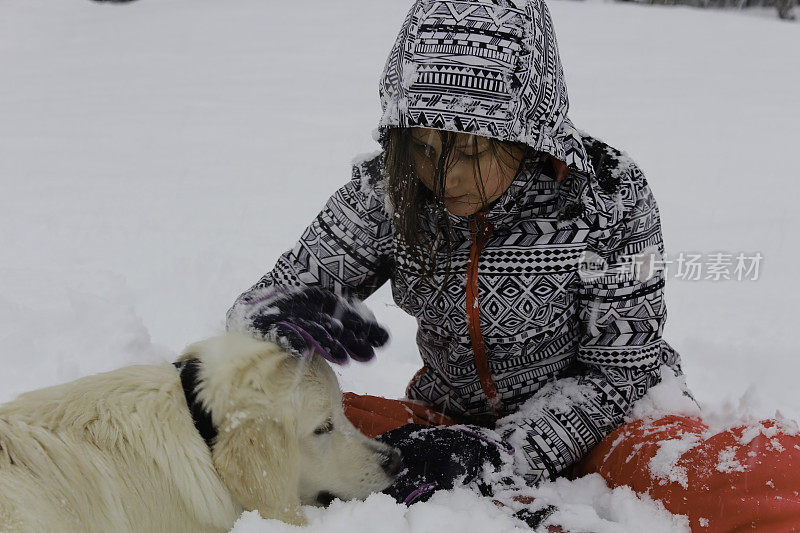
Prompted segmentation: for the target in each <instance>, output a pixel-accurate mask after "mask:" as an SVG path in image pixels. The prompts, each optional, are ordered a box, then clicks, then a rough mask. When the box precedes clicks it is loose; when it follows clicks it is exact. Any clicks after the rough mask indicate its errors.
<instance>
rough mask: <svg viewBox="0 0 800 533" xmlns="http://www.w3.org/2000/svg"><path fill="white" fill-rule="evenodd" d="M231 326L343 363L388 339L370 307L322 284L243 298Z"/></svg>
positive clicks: (301, 353)
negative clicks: (339, 294) (337, 293)
mask: <svg viewBox="0 0 800 533" xmlns="http://www.w3.org/2000/svg"><path fill="white" fill-rule="evenodd" d="M235 315H236V316H234V317H232V319H229V322H228V328H229V329H236V330H241V331H247V332H249V333H251V334H254V335H255V336H257V337H260V338H263V339H265V340H269V341H272V342H274V343H276V344H277V345H278V346H280V347H281V348H283V349H284V350H286V351H287V352H289V353H291V354H293V355H295V356H297V357H305V356H308V355H311V354H312V353H316V354H318V355H320V356H322V357H324V358H325V359H327V360H328V361H330V362H332V363H336V364H344V363H346V362H347V361H348V360H350V359H354V360H356V361H368V360H370V359H372V358H373V357H374V356H375V350H374V348H376V347H379V346H383V345H384V344H386V342H387V341H388V340H389V333H388V332H387V331H386V330H385V329H384V328H383V327H381V326H380V325H379V324H378V323H377V322H376V321H375V317H374V316H373V315H372V313H371V312H369V310H368V309H367V308H366V307H365V306H363V304H361V303H360V302H358V301H356V300H348V299H345V298H343V297H341V296H337V295H336V294H334V293H332V292H330V291H328V290H325V289H322V288H319V287H294V286H272V287H267V288H265V289H263V290H262V291H256V292H254V293H252V294H251V295H249V297H248V298H247V299H246V300H244V301H242V302H241V305H240V307H239V309H237V310H236V313H235Z"/></svg>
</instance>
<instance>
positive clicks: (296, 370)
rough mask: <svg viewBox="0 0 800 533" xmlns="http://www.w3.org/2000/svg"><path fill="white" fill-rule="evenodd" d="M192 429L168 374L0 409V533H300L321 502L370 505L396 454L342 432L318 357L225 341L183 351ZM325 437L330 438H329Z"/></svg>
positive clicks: (93, 382)
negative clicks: (200, 409)
mask: <svg viewBox="0 0 800 533" xmlns="http://www.w3.org/2000/svg"><path fill="white" fill-rule="evenodd" d="M181 359H198V360H199V361H200V371H199V376H200V378H201V379H200V382H199V383H200V384H199V386H198V398H199V399H200V400H201V401H202V402H203V404H204V405H205V406H206V407H207V408H209V409H210V412H211V413H212V418H213V422H214V424H215V426H217V427H218V428H219V434H218V436H217V439H216V441H215V443H214V447H213V451H212V450H210V449H209V447H208V446H207V445H206V443H205V441H204V440H203V439H202V437H201V436H200V434H199V433H198V431H197V429H196V428H195V427H194V424H193V422H192V418H191V415H190V413H189V410H188V408H187V405H186V400H185V397H184V392H183V389H182V387H181V383H180V379H179V374H178V371H177V370H176V369H175V367H174V366H173V365H169V364H162V365H146V366H145V365H143V366H131V367H127V368H122V369H119V370H115V371H113V372H108V373H105V374H98V375H95V376H90V377H86V378H82V379H79V380H77V381H74V382H71V383H66V384H64V385H59V386H55V387H50V388H47V389H42V390H38V391H34V392H30V393H27V394H23V395H21V396H20V397H19V398H18V399H16V400H15V401H12V402H10V403H7V404H5V405H2V406H0V531H37V532H45V531H59V532H64V531H82V532H83V531H86V532H88V531H148V532H157V531H191V532H194V533H197V532H201V531H227V530H228V529H230V527H231V526H232V525H233V523H234V521H235V520H236V519H237V518H238V516H239V515H240V513H241V512H242V511H243V510H245V509H246V510H257V511H259V513H260V514H261V516H263V517H268V518H278V519H280V520H283V521H286V522H289V523H293V524H302V523H304V521H305V519H304V516H303V512H302V509H301V507H300V506H301V504H313V503H314V502H315V501H316V499H317V496H318V495H319V494H320V492H328V493H331V494H332V495H334V496H337V497H340V498H342V499H350V498H364V497H366V496H367V495H368V494H369V493H371V492H373V491H377V490H381V489H383V488H385V487H386V486H388V485H389V484H390V482H391V476H390V475H388V474H387V473H386V472H385V471H384V469H383V468H382V464H385V463H386V461H387V458H388V457H391V455H392V453H393V450H392V449H391V448H388V447H386V446H385V445H382V444H379V443H377V442H375V441H371V440H369V439H367V438H366V437H364V436H363V435H362V434H361V433H360V432H359V431H358V430H356V429H355V428H354V427H353V426H352V424H350V422H349V421H348V420H347V418H345V416H344V413H343V411H342V405H341V392H340V390H339V387H338V383H337V380H336V376H335V375H334V373H333V371H332V370H331V368H330V367H329V366H328V364H327V363H326V362H325V361H324V360H322V359H320V358H319V357H318V356H314V357H312V358H307V359H303V360H300V359H297V358H294V357H291V356H289V355H288V354H286V353H285V352H283V351H282V350H280V349H279V348H278V347H277V346H275V345H274V344H271V343H266V342H261V341H258V340H255V339H252V338H250V337H246V336H244V335H238V334H228V335H225V336H222V337H217V338H214V339H209V340H207V341H203V342H200V343H197V344H195V345H192V346H190V347H189V348H188V349H187V351H186V352H185V353H184V354H183V355H182V356H181ZM329 428H332V429H331V430H330V431H328V429H329Z"/></svg>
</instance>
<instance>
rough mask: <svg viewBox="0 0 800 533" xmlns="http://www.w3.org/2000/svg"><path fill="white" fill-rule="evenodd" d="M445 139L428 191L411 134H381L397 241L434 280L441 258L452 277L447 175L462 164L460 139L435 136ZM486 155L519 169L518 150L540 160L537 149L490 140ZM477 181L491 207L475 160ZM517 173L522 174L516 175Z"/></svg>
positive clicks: (447, 133)
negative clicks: (440, 256) (419, 170)
mask: <svg viewBox="0 0 800 533" xmlns="http://www.w3.org/2000/svg"><path fill="white" fill-rule="evenodd" d="M435 131H436V133H438V135H439V138H440V139H441V145H442V151H441V153H440V154H439V158H438V161H436V163H435V165H434V166H433V168H432V169H429V170H432V173H433V184H432V185H433V187H432V188H428V187H427V186H426V185H425V184H424V183H422V180H420V179H419V177H418V173H417V168H416V162H415V159H414V152H413V151H414V149H415V146H414V144H415V142H417V141H415V140H414V138H413V136H412V130H411V128H389V129H386V130H384V131H383V132H382V134H381V138H380V143H381V145H382V146H383V149H384V167H385V170H386V176H387V178H388V186H387V195H388V197H389V200H390V202H391V205H392V208H393V209H394V226H395V237H396V238H398V239H400V240H401V241H403V242H404V243H405V245H406V248H407V250H408V252H409V254H410V257H409V258H408V259H409V260H411V261H412V262H413V263H414V264H416V265H418V266H419V267H420V269H421V274H422V275H423V276H432V275H433V274H434V273H435V271H436V270H437V268H438V267H439V266H440V265H439V261H438V257H437V256H438V255H439V253H440V252H445V257H447V258H448V260H447V263H446V265H445V266H446V273H445V278H447V277H448V276H449V272H450V261H449V257H450V254H449V253H446V252H448V251H449V249H450V245H451V241H452V237H451V230H452V224H451V222H450V217H449V216H448V213H447V210H446V208H445V204H444V201H443V199H444V192H445V184H446V180H447V171H448V170H449V169H450V168H452V166H453V165H454V164H455V163H456V162H457V161H458V158H459V155H458V154H456V152H457V151H456V150H454V149H455V145H456V138H457V134H456V133H453V132H450V131H443V130H435ZM489 141H490V142H489V146H488V150H490V151H491V155H492V156H493V157H494V159H495V160H496V161H497V162H498V163H499V164H502V165H506V166H509V167H511V166H516V163H517V161H516V157H517V156H516V155H515V154H514V150H515V149H516V150H517V151H519V150H522V153H523V157H522V158H521V161H524V160H525V159H527V158H530V157H533V156H535V155H536V154H537V152H536V151H535V150H533V148H531V147H529V146H526V145H524V144H521V143H511V142H507V141H500V140H497V139H489ZM472 143H473V145H472V149H473V153H477V151H478V138H477V137H475V136H473V137H472ZM473 166H474V175H475V177H476V179H477V183H478V193H479V195H480V200H481V204H482V208H481V209H485V208H486V207H487V201H486V200H487V194H486V190H485V188H484V183H483V179H482V174H481V168H480V161H479V158H474V160H473ZM513 170H514V172H515V173H516V172H518V171H519V167H518V168H514V169H513Z"/></svg>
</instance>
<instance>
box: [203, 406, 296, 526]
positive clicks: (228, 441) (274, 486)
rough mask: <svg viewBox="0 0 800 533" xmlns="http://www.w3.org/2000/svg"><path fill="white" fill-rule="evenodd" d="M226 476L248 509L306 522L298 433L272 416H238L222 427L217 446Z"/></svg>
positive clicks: (218, 465) (292, 521) (216, 459)
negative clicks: (301, 493) (302, 500)
mask: <svg viewBox="0 0 800 533" xmlns="http://www.w3.org/2000/svg"><path fill="white" fill-rule="evenodd" d="M213 458H214V466H215V467H216V469H217V472H218V473H219V475H220V477H221V478H222V481H223V482H224V483H225V485H227V487H228V489H229V490H230V491H231V493H232V494H233V495H234V497H235V498H236V499H237V500H238V501H239V503H240V504H241V505H242V507H244V508H245V509H247V510H248V511H253V510H256V511H258V512H259V514H260V515H261V517H262V518H276V519H278V520H281V521H283V522H286V523H289V524H294V525H304V524H305V523H306V520H305V516H304V515H303V510H302V509H301V507H300V496H299V488H300V457H299V449H298V443H297V437H296V436H295V434H294V432H292V431H289V430H288V428H286V427H284V426H283V424H281V423H280V422H277V421H275V420H274V419H272V418H269V417H267V416H263V415H262V416H259V417H255V418H248V417H246V415H245V414H244V413H242V417H238V416H237V417H235V420H232V421H231V422H229V423H228V424H226V426H224V427H221V428H220V432H219V435H218V436H217V440H216V443H215V445H214V451H213Z"/></svg>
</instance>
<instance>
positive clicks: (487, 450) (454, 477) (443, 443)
mask: <svg viewBox="0 0 800 533" xmlns="http://www.w3.org/2000/svg"><path fill="white" fill-rule="evenodd" d="M375 440H378V441H380V442H383V443H385V444H388V445H390V446H393V447H395V448H397V449H399V450H400V453H401V455H402V456H403V465H404V466H405V468H404V469H403V470H402V471H401V472H400V475H399V476H398V477H397V479H396V480H395V482H394V484H392V485H391V486H390V487H389V488H388V489H386V490H384V491H383V492H384V493H385V494H389V495H390V496H392V497H394V499H395V500H397V501H398V502H400V503H405V504H406V505H411V504H412V503H414V502H418V501H425V500H427V499H428V498H430V496H431V495H432V494H433V493H434V492H435V491H437V490H447V489H452V488H453V486H454V485H455V484H456V483H457V482H458V483H460V484H464V485H468V484H470V483H472V482H475V483H476V485H477V486H478V488H479V489H480V491H481V492H482V493H483V494H484V495H485V496H491V495H492V494H491V493H490V490H491V489H490V488H489V486H488V485H487V484H486V483H484V482H483V481H482V479H481V478H480V476H481V474H482V473H483V472H484V469H486V468H489V469H490V471H498V470H500V469H501V467H502V464H503V458H502V455H510V454H513V453H514V449H513V448H512V447H511V446H510V445H509V444H507V443H506V442H504V441H500V440H495V439H491V438H489V437H487V436H485V435H483V434H482V428H477V427H472V426H454V427H445V426H423V425H420V424H407V425H405V426H402V427H399V428H397V429H395V430H392V431H389V432H387V433H384V434H383V435H379V436H378V437H377V438H376V439H375Z"/></svg>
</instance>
